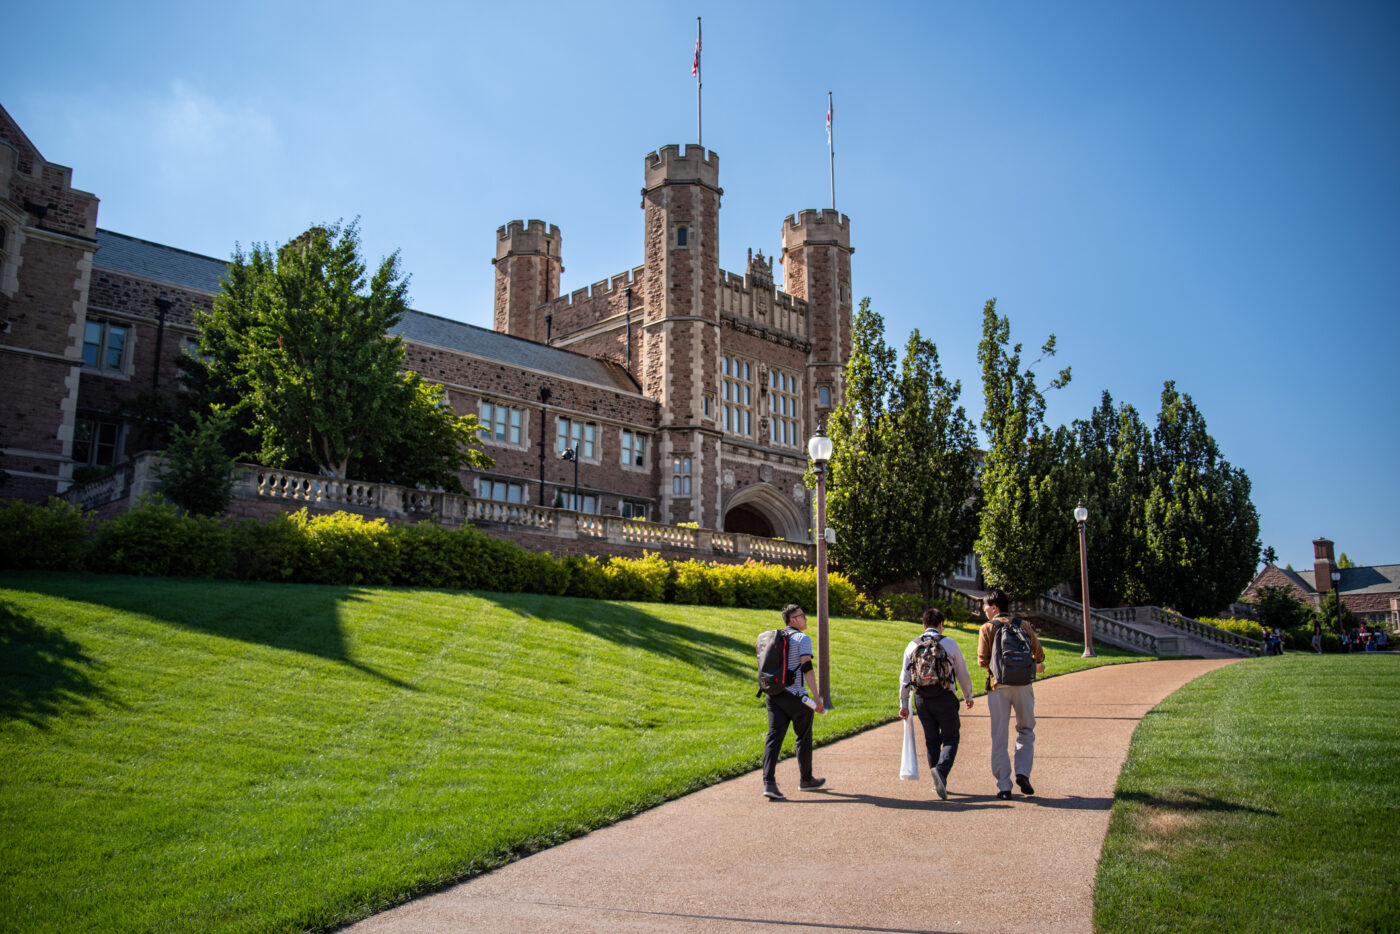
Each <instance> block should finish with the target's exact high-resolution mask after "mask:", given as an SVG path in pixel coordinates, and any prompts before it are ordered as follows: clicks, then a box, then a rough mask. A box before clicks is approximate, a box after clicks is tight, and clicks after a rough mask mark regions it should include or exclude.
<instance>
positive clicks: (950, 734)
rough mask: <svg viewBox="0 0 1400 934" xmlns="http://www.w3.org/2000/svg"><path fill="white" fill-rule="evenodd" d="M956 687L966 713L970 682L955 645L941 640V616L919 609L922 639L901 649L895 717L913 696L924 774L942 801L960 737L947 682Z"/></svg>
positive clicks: (905, 714)
mask: <svg viewBox="0 0 1400 934" xmlns="http://www.w3.org/2000/svg"><path fill="white" fill-rule="evenodd" d="M955 679H956V681H957V684H958V687H960V688H962V696H963V703H964V704H966V705H967V709H968V710H971V709H972V678H971V677H970V676H969V675H968V673H967V662H965V661H963V656H962V650H961V649H959V648H958V644H957V643H956V642H954V641H953V640H952V639H949V638H948V637H947V636H945V635H943V613H942V612H941V611H939V610H937V609H928V610H924V632H923V635H921V636H919V637H918V638H916V639H914V640H913V641H912V642H910V643H909V645H908V647H907V648H905V650H904V663H903V665H902V666H901V668H900V670H899V717H900V719H901V720H903V719H907V718H908V716H909V694H910V692H911V691H912V692H913V693H914V694H916V695H918V698H919V703H918V705H917V707H916V708H915V709H916V710H917V711H918V714H919V723H921V724H922V725H923V728H924V748H925V751H926V752H927V754H928V770H929V774H930V775H932V776H933V790H934V791H936V792H937V793H938V797H940V798H943V799H944V800H947V798H948V773H949V772H951V771H952V770H953V760H954V759H955V758H957V755H958V738H959V736H960V733H959V727H960V723H959V720H958V696H957V695H956V694H954V693H953V681H954V680H955Z"/></svg>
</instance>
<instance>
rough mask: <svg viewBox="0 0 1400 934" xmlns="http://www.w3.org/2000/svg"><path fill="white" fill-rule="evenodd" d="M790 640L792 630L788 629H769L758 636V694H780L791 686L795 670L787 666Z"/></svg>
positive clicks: (756, 695)
mask: <svg viewBox="0 0 1400 934" xmlns="http://www.w3.org/2000/svg"><path fill="white" fill-rule="evenodd" d="M791 640H792V630H791V629H789V628H788V627H786V626H785V627H783V628H782V629H770V630H768V631H767V632H763V633H759V636H758V693H757V694H755V695H754V696H755V697H761V696H763V695H764V694H768V695H770V696H771V695H775V694H781V693H783V692H784V691H786V690H787V686H788V685H789V684H792V682H793V675H794V674H796V670H795V669H789V668H788V666H787V657H788V643H789V642H790V641H791Z"/></svg>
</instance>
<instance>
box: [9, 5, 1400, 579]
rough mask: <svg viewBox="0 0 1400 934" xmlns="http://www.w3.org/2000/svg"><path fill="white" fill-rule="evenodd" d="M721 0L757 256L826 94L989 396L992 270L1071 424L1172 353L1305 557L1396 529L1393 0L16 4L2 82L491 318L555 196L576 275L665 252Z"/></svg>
mask: <svg viewBox="0 0 1400 934" xmlns="http://www.w3.org/2000/svg"><path fill="white" fill-rule="evenodd" d="M696 16H703V17H704V36H705V51H704V58H703V64H704V69H703V77H704V99H703V100H704V104H703V106H704V118H705V119H704V126H703V133H704V140H703V141H704V144H705V146H706V147H707V148H709V149H713V150H715V151H716V152H717V153H719V155H720V159H721V163H720V184H721V185H722V186H723V187H724V191H725V195H724V202H723V213H722V214H721V227H720V261H721V265H723V266H724V267H725V268H726V269H728V270H731V271H735V272H740V273H742V272H743V269H744V265H745V255H746V251H747V250H748V249H749V248H750V247H752V248H754V249H755V250H759V249H761V250H762V251H763V252H764V253H765V254H768V255H772V254H774V253H776V252H779V248H780V239H779V231H780V229H781V224H782V221H783V218H784V217H786V216H787V215H788V214H792V213H794V212H796V211H799V210H802V209H804V208H821V207H829V206H830V191H829V179H828V161H827V149H826V131H825V113H826V94H827V91H832V92H833V93H834V95H835V109H836V119H835V149H836V201H837V207H838V208H839V209H840V210H841V211H842V212H844V213H846V214H849V215H850V218H851V230H852V235H851V236H852V243H853V245H854V246H855V248H856V253H855V256H854V258H853V263H852V270H853V272H852V275H853V278H854V283H855V293H856V295H857V297H860V296H869V297H870V298H871V301H872V303H873V306H874V308H875V309H876V310H877V311H879V312H880V313H881V314H882V315H883V316H884V318H885V321H886V325H887V340H888V341H889V342H890V343H891V344H893V345H896V346H902V345H903V343H904V341H905V340H906V339H907V337H908V335H909V332H910V331H911V330H912V329H913V328H916V327H917V328H919V329H920V331H921V332H922V333H923V334H924V335H925V336H929V337H932V338H933V339H934V340H935V341H936V342H937V344H938V347H939V350H940V353H941V356H942V359H943V362H944V367H945V369H946V370H947V371H948V372H949V373H950V374H951V375H952V376H954V377H957V378H959V379H961V381H962V385H963V399H964V402H965V403H966V405H967V407H968V410H969V412H970V413H972V414H973V415H974V417H976V416H977V415H978V414H980V411H981V408H982V404H981V387H980V375H979V370H978V367H977V359H976V351H977V341H978V339H979V337H980V333H981V314H982V306H983V303H984V302H985V301H986V300H987V299H988V298H991V297H996V298H997V299H998V308H999V310H1000V311H1001V312H1002V313H1004V314H1006V315H1008V316H1009V317H1010V319H1011V326H1012V335H1013V338H1014V339H1016V340H1020V341H1022V342H1024V343H1025V345H1026V347H1027V348H1028V351H1029V350H1032V349H1034V348H1038V347H1039V346H1040V344H1041V343H1042V342H1043V340H1044V338H1045V337H1046V335H1048V334H1050V333H1052V332H1053V333H1054V334H1056V335H1057V338H1058V346H1059V355H1058V356H1057V357H1056V358H1055V359H1054V360H1053V361H1050V362H1049V364H1048V365H1045V366H1043V367H1042V369H1043V370H1044V372H1045V373H1046V377H1047V379H1048V375H1049V373H1050V372H1051V370H1052V367H1053V368H1054V369H1058V368H1059V367H1060V366H1066V365H1068V366H1071V367H1072V368H1073V371H1074V378H1073V382H1072V383H1071V385H1070V386H1069V387H1067V388H1066V389H1064V390H1062V391H1060V392H1056V393H1053V394H1051V400H1050V417H1051V419H1052V420H1053V421H1055V422H1069V421H1072V420H1073V419H1075V418H1081V417H1085V416H1086V415H1087V414H1088V413H1089V411H1090V410H1091V409H1092V408H1093V406H1094V405H1095V404H1096V403H1097V401H1098V397H1099V394H1100V393H1101V392H1102V391H1103V390H1104V389H1107V390H1109V391H1110V392H1111V393H1112V394H1113V396H1114V398H1115V399H1117V400H1120V401H1127V402H1131V403H1132V404H1134V405H1135V406H1137V407H1138V409H1139V410H1140V411H1141V412H1142V413H1143V415H1144V417H1145V418H1146V419H1148V420H1149V421H1152V420H1155V417H1156V413H1157V409H1158V399H1159V396H1160V393H1161V388H1162V383H1163V381H1164V380H1168V379H1172V380H1176V382H1177V384H1178V387H1179V388H1180V389H1182V390H1183V391H1185V392H1188V393H1190V394H1191V395H1192V396H1193V397H1194V399H1195V400H1196V403H1197V405H1198V406H1199V407H1200V409H1201V410H1202V412H1203V413H1204V415H1205V417H1206V419H1207V421H1208V423H1209V426H1210V429H1211V432H1212V434H1214V436H1215V438H1216V439H1217V441H1218V442H1219V444H1220V446H1221V448H1222V450H1223V452H1224V454H1225V456H1226V457H1227V458H1228V459H1229V460H1230V461H1231V462H1232V463H1234V464H1235V465H1237V466H1240V467H1243V468H1244V469H1245V470H1246V471H1247V472H1248V474H1249V476H1250V478H1251V480H1252V481H1253V485H1254V502H1255V505H1256V506H1257V507H1258V509H1259V513H1260V519H1261V524H1262V530H1261V538H1262V541H1263V543H1264V544H1266V545H1273V546H1275V547H1276V548H1277V549H1278V551H1279V555H1280V559H1281V560H1283V561H1288V562H1291V563H1292V564H1293V565H1294V566H1295V567H1298V568H1300V569H1301V568H1307V567H1311V561H1312V550H1311V546H1310V542H1311V540H1312V539H1313V538H1315V537H1317V536H1320V535H1325V536H1328V537H1330V538H1333V539H1334V540H1335V541H1336V542H1337V544H1338V548H1339V549H1340V550H1342V551H1345V552H1347V553H1348V554H1349V555H1350V556H1351V557H1352V558H1353V559H1354V560H1356V561H1358V562H1359V563H1362V564H1394V563H1400V535H1398V534H1397V520H1400V483H1397V482H1396V476H1397V470H1396V464H1397V460H1398V459H1400V430H1397V426H1396V417H1397V415H1400V391H1398V390H1400V378H1397V372H1396V362H1397V349H1398V348H1400V314H1397V311H1400V308H1397V304H1400V298H1397V296H1400V171H1397V166H1400V94H1397V92H1396V89H1397V88H1400V55H1397V49H1398V48H1400V43H1397V40H1400V6H1397V5H1395V4H1392V3H1388V2H1372V3H1357V2H1345V0H1329V2H1307V3H1300V2H1268V3H1265V2H1259V3H1246V2H1233V3H1232V2H1196V0H1172V2H1167V0H1162V2H1151V3H1144V2H1121V0H1120V2H1092V0H1090V2H1077V3H1072V4H1057V3H1046V2H1021V0H1004V2H1000V3H997V4H982V3H945V2H928V3H864V4H852V3H822V2H802V3H790V2H772V3H766V4H747V3H721V2H701V3H695V4H690V5H685V4H677V3H673V2H668V3H661V2H657V3H641V2H636V3H609V4H582V3H555V2H536V3H529V4H501V3H493V4H480V5H478V4H463V3H457V4H446V3H443V4H434V3H417V2H413V0H405V2H400V3H397V4H392V5H387V6H386V5H384V4H361V3H336V4H329V3H326V4H321V3H300V4H297V3H292V4H287V5H286V9H284V8H283V4H281V3H266V2H252V3H248V4H243V5H241V7H240V8H238V9H235V8H234V7H230V6H228V5H223V6H217V5H210V4H190V3H178V4H177V3H132V4H111V3H84V2H79V3H68V4H63V5H60V6H53V5H45V4H23V5H19V6H18V7H15V8H11V9H9V10H7V12H6V14H5V20H6V33H7V34H8V35H9V36H10V37H11V41H9V42H7V43H6V53H5V55H4V57H3V60H0V103H3V105H4V106H5V107H6V109H8V110H9V111H10V113H11V115H12V116H14V117H15V119H16V120H18V121H19V123H20V125H21V126H22V127H23V128H24V129H25V131H26V133H27V134H28V135H29V136H30V138H31V139H32V140H33V141H34V143H35V144H36V145H37V146H38V147H39V149H40V151H41V152H42V153H43V154H44V156H45V157H46V158H48V159H50V160H52V161H54V162H58V163H61V164H64V165H69V166H72V167H73V169H74V173H73V180H74V184H75V185H76V186H77V187H79V188H83V189H86V190H89V191H92V192H95V193H96V194H98V195H99V196H100V197H101V198H102V206H101V213H100V215H99V224H100V225H101V226H102V227H104V228H107V229H111V230H117V231H120V232H122V233H126V234H130V235H133V236H137V237H143V238H146V239H150V240H155V241H157V242H161V243H167V244H171V245H174V246H179V247H182V248H185V249H189V250H193V251H196V252H200V253H206V254H210V255H213V256H219V257H226V256H228V255H229V254H230V253H231V252H232V250H233V248H234V244H235V243H236V242H241V243H242V244H244V245H245V246H246V245H247V244H250V243H253V242H269V241H270V242H281V241H284V240H286V239H288V238H290V237H292V236H295V235H296V234H297V233H299V232H300V231H301V230H303V229H305V228H306V227H307V226H309V225H310V224H312V223H316V222H324V221H333V220H336V219H339V218H345V219H350V218H353V217H356V216H359V217H360V219H361V225H362V230H363V237H364V244H365V248H366V252H367V253H368V255H369V256H370V257H371V258H372V259H373V258H378V257H380V256H383V255H385V254H387V253H390V252H392V251H393V250H395V249H397V250H400V251H401V254H402V261H403V265H404V268H405V270H406V271H408V272H409V273H411V274H412V283H411V289H410V291H411V295H412V298H413V303H414V306H415V307H417V308H419V309H421V310H423V311H427V312H431V313H434V314H438V315H443V316H446V317H450V318H456V319H460V320H463V321H467V322H470V323H473V324H478V325H482V326H486V327H489V326H490V325H491V297H492V274H493V271H492V267H491V265H490V263H489V260H490V258H491V257H492V256H493V255H494V236H495V230H496V228H497V227H499V226H501V225H502V224H504V223H506V222H507V221H509V220H511V219H514V218H522V219H523V218H532V217H537V218H542V219H544V220H546V221H548V222H550V223H554V224H558V225H559V227H560V228H561V232H562V240H563V251H564V266H565V273H564V277H563V278H564V282H563V287H564V289H565V290H572V289H577V288H583V287H586V286H588V285H589V284H590V283H592V282H594V281H597V280H600V279H603V278H604V277H606V276H609V275H613V274H616V273H619V272H621V271H623V270H624V269H627V268H630V267H631V266H633V265H635V264H637V263H639V262H640V259H641V234H642V212H641V211H640V209H639V207H638V205H639V203H640V198H639V197H638V192H639V190H640V188H641V184H642V163H643V158H644V157H645V155H646V154H647V153H648V152H649V151H651V150H654V149H656V148H657V147H659V146H662V145H665V144H668V143H691V142H694V141H695V139H696V121H695V81H694V78H693V77H692V76H691V73H690V63H691V56H692V51H693V46H694V39H695V17H696ZM1033 357H1034V353H1029V356H1028V359H1032V358H1033ZM1387 413H1389V414H1387Z"/></svg>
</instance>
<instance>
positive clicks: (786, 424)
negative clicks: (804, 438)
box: [768, 369, 801, 447]
mask: <svg viewBox="0 0 1400 934" xmlns="http://www.w3.org/2000/svg"><path fill="white" fill-rule="evenodd" d="M797 386H798V383H797V377H796V376H794V375H792V374H791V373H788V372H786V371H784V370H779V369H772V370H769V371H768V414H769V419H768V435H769V441H771V442H772V443H773V444H781V445H784V446H786V447H796V446H797V445H798V443H799V439H800V437H801V436H800V435H799V433H798V430H797V413H798V408H797Z"/></svg>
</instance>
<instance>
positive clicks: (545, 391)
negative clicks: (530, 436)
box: [540, 386, 554, 508]
mask: <svg viewBox="0 0 1400 934" xmlns="http://www.w3.org/2000/svg"><path fill="white" fill-rule="evenodd" d="M553 394H554V393H553V392H552V391H551V390H550V388H549V387H548V386H541V387H540V507H541V508H544V507H545V506H547V505H549V504H548V503H546V502H545V501H544V429H545V426H546V425H547V424H548V409H549V397H550V396H552V395H553Z"/></svg>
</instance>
